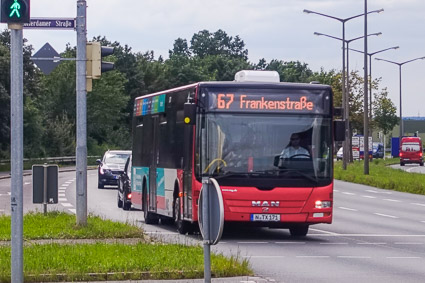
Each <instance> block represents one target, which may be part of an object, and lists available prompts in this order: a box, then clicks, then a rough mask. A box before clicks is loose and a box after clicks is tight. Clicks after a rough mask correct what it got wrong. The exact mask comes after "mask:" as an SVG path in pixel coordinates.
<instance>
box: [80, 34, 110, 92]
mask: <svg viewBox="0 0 425 283" xmlns="http://www.w3.org/2000/svg"><path fill="white" fill-rule="evenodd" d="M113 53H114V48H113V47H107V46H101V45H100V42H96V41H93V42H87V45H86V55H87V63H86V85H87V87H86V88H87V91H91V90H92V80H97V79H100V76H101V75H102V73H104V72H107V71H111V70H113V69H114V63H111V62H102V57H105V56H108V55H111V54H113Z"/></svg>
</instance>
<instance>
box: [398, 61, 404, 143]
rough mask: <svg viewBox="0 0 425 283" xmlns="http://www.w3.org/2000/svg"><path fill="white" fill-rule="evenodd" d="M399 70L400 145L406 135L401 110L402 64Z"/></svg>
mask: <svg viewBox="0 0 425 283" xmlns="http://www.w3.org/2000/svg"><path fill="white" fill-rule="evenodd" d="M398 68H399V77H400V144H401V138H402V137H403V135H404V129H403V111H402V108H401V64H399V65H398Z"/></svg>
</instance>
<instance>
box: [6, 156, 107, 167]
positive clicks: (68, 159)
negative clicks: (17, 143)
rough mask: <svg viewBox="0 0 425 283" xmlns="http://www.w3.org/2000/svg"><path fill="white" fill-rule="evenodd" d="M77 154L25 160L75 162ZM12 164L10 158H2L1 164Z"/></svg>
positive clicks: (27, 159)
mask: <svg viewBox="0 0 425 283" xmlns="http://www.w3.org/2000/svg"><path fill="white" fill-rule="evenodd" d="M87 158H97V159H99V158H102V157H101V156H87ZM75 160H76V157H75V156H63V157H40V158H24V160H23V161H24V162H29V163H34V164H35V163H71V162H74V163H75ZM6 164H10V159H4V160H0V165H6Z"/></svg>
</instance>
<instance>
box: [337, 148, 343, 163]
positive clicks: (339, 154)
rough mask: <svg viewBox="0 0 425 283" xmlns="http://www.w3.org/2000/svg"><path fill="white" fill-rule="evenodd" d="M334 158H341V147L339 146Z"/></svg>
mask: <svg viewBox="0 0 425 283" xmlns="http://www.w3.org/2000/svg"><path fill="white" fill-rule="evenodd" d="M336 160H342V147H340V148H339V150H338V152H337V153H336Z"/></svg>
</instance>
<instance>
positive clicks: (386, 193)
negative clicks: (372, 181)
mask: <svg viewBox="0 0 425 283" xmlns="http://www.w3.org/2000/svg"><path fill="white" fill-rule="evenodd" d="M366 192H369V193H374V194H385V195H392V194H393V193H392V192H378V191H375V190H366Z"/></svg>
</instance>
